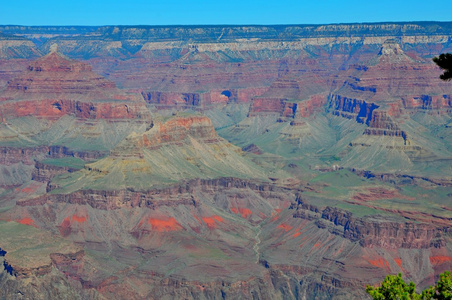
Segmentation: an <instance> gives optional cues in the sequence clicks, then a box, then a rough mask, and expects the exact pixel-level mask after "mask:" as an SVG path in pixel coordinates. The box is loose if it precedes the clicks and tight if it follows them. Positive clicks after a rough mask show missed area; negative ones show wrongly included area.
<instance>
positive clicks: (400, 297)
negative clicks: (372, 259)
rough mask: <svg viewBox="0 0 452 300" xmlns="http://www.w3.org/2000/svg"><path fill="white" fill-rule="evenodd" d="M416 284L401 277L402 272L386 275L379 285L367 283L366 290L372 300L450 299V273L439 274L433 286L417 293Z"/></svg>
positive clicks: (451, 295)
mask: <svg viewBox="0 0 452 300" xmlns="http://www.w3.org/2000/svg"><path fill="white" fill-rule="evenodd" d="M415 289H416V285H415V284H414V283H413V282H410V283H409V284H407V283H406V282H405V281H404V280H403V279H402V273H399V274H397V275H388V276H386V278H385V279H384V280H383V282H382V283H381V285H380V286H379V287H373V286H370V285H368V286H367V287H366V292H367V293H368V294H369V295H370V296H372V298H373V299H374V300H430V299H440V300H450V299H452V273H451V272H448V271H446V272H444V273H442V274H440V276H439V280H438V282H437V283H436V285H435V286H431V287H429V288H427V289H425V290H423V291H422V292H421V293H420V294H417V293H416V291H415Z"/></svg>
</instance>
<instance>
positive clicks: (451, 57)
mask: <svg viewBox="0 0 452 300" xmlns="http://www.w3.org/2000/svg"><path fill="white" fill-rule="evenodd" d="M433 61H434V62H435V64H437V65H438V67H440V68H441V69H443V70H444V73H443V74H442V75H440V76H439V78H441V79H442V80H444V81H449V80H451V79H452V53H443V54H441V55H440V56H438V57H434V58H433Z"/></svg>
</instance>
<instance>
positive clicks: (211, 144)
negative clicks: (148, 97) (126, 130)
mask: <svg viewBox="0 0 452 300" xmlns="http://www.w3.org/2000/svg"><path fill="white" fill-rule="evenodd" d="M150 127H151V128H150V129H149V130H148V131H146V132H144V133H132V134H131V135H130V136H128V137H127V138H126V139H125V140H124V141H122V142H121V143H119V144H118V146H116V147H115V148H114V149H113V150H112V151H111V154H110V156H108V157H106V158H104V159H101V160H99V161H96V162H95V163H92V164H87V165H85V167H84V169H83V170H81V171H79V172H75V173H73V174H71V175H70V176H69V177H63V178H60V179H58V180H56V181H54V182H53V183H52V184H53V185H55V186H58V187H60V188H61V189H62V190H63V191H64V192H65V193H67V192H69V191H74V190H76V189H80V188H82V189H96V190H105V189H107V190H110V189H124V188H133V189H138V190H142V189H147V188H150V187H152V186H158V185H162V184H164V185H165V184H168V183H174V182H179V181H181V180H190V179H195V178H218V177H239V178H255V179H261V180H265V179H266V178H267V177H268V175H266V173H265V171H264V170H263V169H261V168H260V167H258V166H257V165H255V164H254V163H252V162H251V161H249V160H248V159H246V158H245V157H244V153H243V152H242V151H241V150H240V148H238V147H236V146H233V145H232V144H230V143H228V142H227V141H225V140H224V139H222V138H220V137H219V136H218V135H217V134H216V132H215V130H214V128H213V126H212V123H211V122H210V120H209V119H208V118H206V117H204V116H175V117H170V118H169V119H168V120H165V121H157V120H154V121H153V123H152V124H151V126H150ZM54 192H55V193H59V192H60V191H59V190H55V191H54Z"/></svg>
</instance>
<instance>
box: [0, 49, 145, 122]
mask: <svg viewBox="0 0 452 300" xmlns="http://www.w3.org/2000/svg"><path fill="white" fill-rule="evenodd" d="M0 105H1V112H2V117H3V118H9V117H22V116H28V115H33V116H37V117H44V118H58V117H61V116H63V115H67V114H70V115H74V116H76V117H78V118H83V119H134V118H141V117H143V116H145V115H147V111H146V108H145V105H144V103H143V101H142V100H141V99H140V97H139V95H137V94H126V93H124V92H123V91H121V90H119V89H117V88H116V86H115V84H114V83H113V82H111V81H108V80H107V79H105V78H103V77H102V76H100V75H97V74H95V73H94V72H92V69H91V66H90V65H88V64H86V63H82V62H77V61H74V60H71V59H68V58H66V57H64V56H63V55H61V54H59V53H57V52H51V53H49V54H48V55H46V56H44V57H42V58H40V59H38V60H36V61H34V62H32V63H31V64H30V65H29V66H28V68H27V70H26V71H24V72H23V73H22V74H21V75H19V76H18V77H16V78H14V79H12V80H11V81H10V82H9V84H8V86H7V88H6V90H5V91H4V92H3V93H2V96H1V97H0Z"/></svg>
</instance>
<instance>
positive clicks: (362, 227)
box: [291, 197, 448, 249]
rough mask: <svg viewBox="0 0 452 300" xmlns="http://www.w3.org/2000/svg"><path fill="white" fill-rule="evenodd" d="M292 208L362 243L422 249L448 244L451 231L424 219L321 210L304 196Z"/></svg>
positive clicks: (297, 216)
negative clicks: (402, 219)
mask: <svg viewBox="0 0 452 300" xmlns="http://www.w3.org/2000/svg"><path fill="white" fill-rule="evenodd" d="M291 208H292V209H295V210H296V212H295V213H294V215H293V216H294V217H295V218H303V219H308V220H315V222H316V224H317V226H319V228H327V229H328V230H329V231H330V232H331V233H333V234H338V235H341V236H343V237H344V238H347V239H350V240H351V241H357V242H359V243H360V245H361V246H362V247H381V248H386V249H402V248H408V249H421V248H432V247H433V248H441V247H444V246H445V245H446V241H445V240H444V238H443V234H444V232H447V230H448V229H447V228H438V227H436V226H432V225H430V224H422V223H420V224H419V223H411V222H410V223H401V222H396V221H391V220H388V219H385V218H378V217H374V218H357V217H354V216H353V215H352V214H351V213H350V212H347V211H344V210H341V209H338V208H333V207H326V208H325V209H322V210H320V209H318V208H317V207H314V206H312V205H306V204H304V203H303V200H302V199H301V198H300V197H299V198H298V199H297V203H296V204H293V205H292V206H291ZM325 220H326V221H327V222H325Z"/></svg>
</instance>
